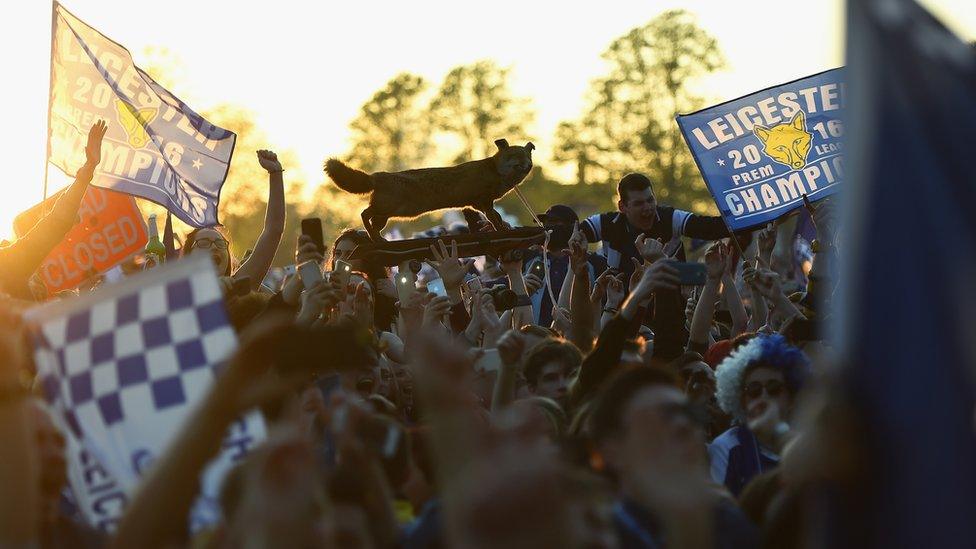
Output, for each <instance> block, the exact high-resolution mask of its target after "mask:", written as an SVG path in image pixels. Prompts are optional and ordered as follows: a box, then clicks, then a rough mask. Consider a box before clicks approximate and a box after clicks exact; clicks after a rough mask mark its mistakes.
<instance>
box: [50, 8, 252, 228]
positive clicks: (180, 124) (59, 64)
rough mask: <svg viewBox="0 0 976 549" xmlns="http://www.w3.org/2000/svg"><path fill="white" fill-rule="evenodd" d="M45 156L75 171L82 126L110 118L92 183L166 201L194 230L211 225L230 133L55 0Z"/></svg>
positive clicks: (80, 154)
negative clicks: (165, 86)
mask: <svg viewBox="0 0 976 549" xmlns="http://www.w3.org/2000/svg"><path fill="white" fill-rule="evenodd" d="M53 19H54V20H53V27H52V33H53V35H52V38H51V39H52V43H51V101H50V112H49V113H48V117H49V121H50V133H49V135H48V150H49V153H50V156H49V158H48V161H49V162H51V163H52V164H54V165H55V166H57V167H58V168H60V169H61V170H62V171H64V172H65V173H66V174H69V175H74V174H75V173H76V172H77V171H78V169H79V168H80V167H81V166H82V165H83V164H84V163H85V142H86V140H87V136H88V130H89V128H91V126H92V124H94V123H95V121H96V120H98V119H99V118H101V119H104V120H106V121H107V122H108V123H109V126H108V133H106V135H105V139H104V141H103V143H102V162H101V164H100V165H99V166H98V169H97V170H96V172H95V177H94V180H93V184H94V185H96V186H99V187H104V188H107V189H112V190H115V191H121V192H124V193H128V194H131V195H134V196H138V197H140V198H145V199H147V200H151V201H153V202H155V203H157V204H160V205H162V206H165V207H166V208H167V209H168V210H169V211H171V212H173V214H174V215H176V216H177V217H179V218H180V219H181V220H182V221H183V222H185V223H187V224H189V225H191V226H193V227H208V226H213V225H216V224H217V203H218V201H219V199H220V187H221V186H222V185H223V184H224V179H225V178H226V177H227V169H228V167H229V165H230V158H231V155H232V154H233V152H234V143H235V141H236V139H237V136H236V135H235V134H234V133H233V132H230V131H227V130H225V129H223V128H218V127H217V126H214V125H213V124H211V123H209V122H207V121H206V120H204V119H203V118H202V117H201V116H200V115H198V114H197V113H195V112H193V110H192V109H190V107H188V106H187V105H186V104H185V103H183V102H182V101H180V100H179V99H177V98H176V97H175V96H173V95H172V94H171V93H169V92H168V91H167V90H166V89H165V88H163V87H162V86H160V85H159V84H157V83H156V82H155V81H154V80H153V79H152V78H150V77H149V75H147V74H146V73H145V72H143V71H142V70H140V69H139V68H138V67H136V66H135V65H134V64H133V63H132V56H131V55H129V52H128V50H126V49H125V48H123V47H122V46H120V45H119V44H116V43H115V42H113V41H111V40H109V39H108V38H106V37H105V36H104V35H102V34H101V33H100V32H98V31H97V30H95V29H93V28H92V27H89V26H88V25H86V24H85V23H84V22H82V21H81V20H80V19H78V18H77V17H75V16H74V15H72V14H71V13H70V12H68V10H66V9H64V8H63V7H62V6H61V5H60V4H58V3H57V2H55V3H54V15H53Z"/></svg>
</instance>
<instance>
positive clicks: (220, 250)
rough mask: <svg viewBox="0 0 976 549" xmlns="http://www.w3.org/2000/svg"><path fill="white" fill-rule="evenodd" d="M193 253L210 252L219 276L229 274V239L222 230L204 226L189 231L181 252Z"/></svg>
mask: <svg viewBox="0 0 976 549" xmlns="http://www.w3.org/2000/svg"><path fill="white" fill-rule="evenodd" d="M195 253H207V254H210V258H211V259H213V262H214V266H215V267H216V268H217V273H218V274H220V275H221V276H230V275H231V269H232V265H231V257H230V240H228V239H227V236H226V235H225V234H224V232H223V231H222V230H220V229H218V228H217V227H204V228H202V229H193V230H192V231H190V233H189V234H188V235H186V241H185V242H184V243H183V248H182V254H183V256H184V257H185V256H187V255H189V254H195Z"/></svg>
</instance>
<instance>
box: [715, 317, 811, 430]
mask: <svg viewBox="0 0 976 549" xmlns="http://www.w3.org/2000/svg"><path fill="white" fill-rule="evenodd" d="M758 367H763V368H770V369H772V370H776V371H779V372H782V373H783V379H784V380H785V381H786V389H787V390H788V391H789V392H790V394H793V395H795V394H796V393H798V392H799V391H800V388H801V387H802V386H803V382H804V381H805V380H806V377H807V373H808V372H809V369H810V361H809V359H807V356H806V355H805V354H803V351H801V350H800V349H797V348H796V347H794V346H792V345H790V344H789V343H787V342H786V338H784V337H783V336H781V335H779V334H773V335H760V336H757V337H755V338H753V339H752V340H750V341H749V343H746V344H745V345H743V346H741V347H739V348H738V349H736V350H735V351H734V352H733V353H732V354H730V355H729V356H728V357H726V358H725V360H723V361H722V363H721V364H719V365H718V368H716V369H715V381H716V384H717V389H716V391H715V398H716V399H717V400H718V405H719V406H721V407H722V410H724V411H725V413H727V414H731V415H732V417H734V418H735V419H737V420H739V421H740V422H741V421H745V418H746V413H745V410H743V408H742V391H743V385H744V383H745V379H746V374H747V373H748V372H749V371H751V370H752V369H754V368H758Z"/></svg>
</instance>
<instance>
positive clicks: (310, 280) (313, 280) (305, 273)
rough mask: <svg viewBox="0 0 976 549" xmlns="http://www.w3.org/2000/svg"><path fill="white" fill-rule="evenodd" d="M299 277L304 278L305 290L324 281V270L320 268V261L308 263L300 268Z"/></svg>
mask: <svg viewBox="0 0 976 549" xmlns="http://www.w3.org/2000/svg"><path fill="white" fill-rule="evenodd" d="M298 276H300V277H302V285H303V286H305V289H309V288H312V287H314V286H315V285H316V284H317V283H318V282H319V281H320V280H322V269H320V268H319V263H318V261H315V260H310V261H306V262H304V263H302V264H301V265H299V266H298Z"/></svg>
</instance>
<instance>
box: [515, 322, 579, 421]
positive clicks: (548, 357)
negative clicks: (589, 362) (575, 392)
mask: <svg viewBox="0 0 976 549" xmlns="http://www.w3.org/2000/svg"><path fill="white" fill-rule="evenodd" d="M582 363H583V355H582V353H580V351H579V349H577V348H576V345H573V344H572V343H570V342H568V341H566V340H564V339H552V340H547V341H543V342H541V343H539V344H538V345H536V346H535V347H533V348H532V350H531V351H529V352H528V354H527V355H526V357H525V368H524V369H523V372H524V373H525V381H526V383H527V384H528V387H529V391H530V392H531V393H532V394H533V395H537V396H543V397H547V398H551V399H553V400H555V401H556V402H558V403H560V404H561V405H563V406H565V404H566V398H567V396H568V395H569V385H570V383H571V382H572V381H573V378H574V377H575V375H576V373H577V371H578V370H579V367H580V364H582Z"/></svg>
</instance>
